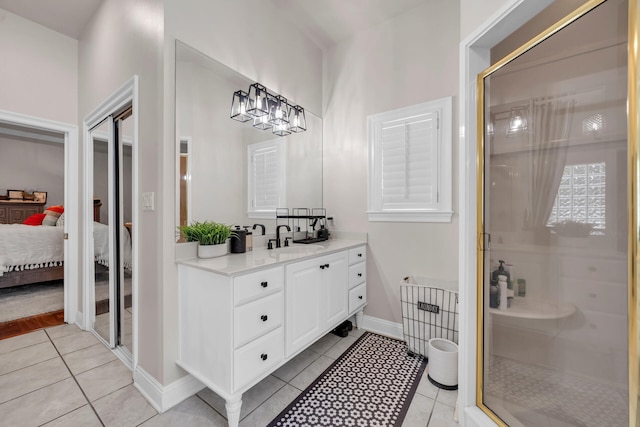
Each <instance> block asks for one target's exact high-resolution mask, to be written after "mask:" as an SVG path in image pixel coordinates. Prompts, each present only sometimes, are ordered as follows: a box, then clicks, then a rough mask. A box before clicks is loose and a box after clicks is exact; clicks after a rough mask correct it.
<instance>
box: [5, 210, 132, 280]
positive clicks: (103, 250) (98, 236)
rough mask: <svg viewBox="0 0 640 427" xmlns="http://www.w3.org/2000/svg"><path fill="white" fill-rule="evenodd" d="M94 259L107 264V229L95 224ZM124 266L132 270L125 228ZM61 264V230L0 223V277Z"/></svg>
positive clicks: (62, 249)
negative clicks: (7, 273)
mask: <svg viewBox="0 0 640 427" xmlns="http://www.w3.org/2000/svg"><path fill="white" fill-rule="evenodd" d="M93 225H94V231H93V240H94V255H95V260H96V262H98V263H99V264H102V265H104V266H108V264H109V252H108V250H109V227H108V226H107V225H105V224H100V223H98V222H94V223H93ZM122 235H123V237H124V239H125V241H124V245H123V246H124V266H125V268H127V269H131V238H130V236H129V232H128V231H127V230H126V229H125V232H124V233H122ZM62 261H64V227H51V226H46V225H41V226H32V225H23V224H0V276H2V275H3V274H4V273H6V272H11V271H22V270H32V269H34V268H43V267H54V266H58V265H62Z"/></svg>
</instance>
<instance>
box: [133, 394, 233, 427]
mask: <svg viewBox="0 0 640 427" xmlns="http://www.w3.org/2000/svg"><path fill="white" fill-rule="evenodd" d="M141 425H142V426H143V427H174V426H189V427H227V420H226V419H225V418H224V417H222V416H221V415H220V414H218V413H217V412H216V411H214V410H213V409H211V407H210V406H209V405H207V404H206V403H204V402H203V401H202V400H201V399H200V398H199V397H198V396H191V397H190V398H188V399H187V400H185V401H183V402H181V403H179V404H178V405H176V406H174V407H173V408H171V409H169V410H168V411H167V412H165V413H164V414H158V415H156V416H154V417H153V418H151V419H149V420H148V421H146V422H144V423H142V424H141Z"/></svg>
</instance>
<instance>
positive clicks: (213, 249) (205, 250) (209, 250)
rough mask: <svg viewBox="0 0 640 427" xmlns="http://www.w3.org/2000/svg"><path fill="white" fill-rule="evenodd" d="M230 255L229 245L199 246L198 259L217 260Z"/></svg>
mask: <svg viewBox="0 0 640 427" xmlns="http://www.w3.org/2000/svg"><path fill="white" fill-rule="evenodd" d="M227 253H229V245H228V244H227V243H224V244H222V245H198V258H215V257H219V256H223V255H226V254H227Z"/></svg>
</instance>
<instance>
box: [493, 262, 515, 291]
mask: <svg viewBox="0 0 640 427" xmlns="http://www.w3.org/2000/svg"><path fill="white" fill-rule="evenodd" d="M498 262H499V263H500V266H499V267H498V268H497V269H495V270H493V272H492V273H491V283H495V284H497V283H498V278H499V277H500V276H505V277H506V278H507V285H508V284H509V283H511V277H510V274H509V272H508V271H507V270H505V268H504V261H503V260H499V261H498Z"/></svg>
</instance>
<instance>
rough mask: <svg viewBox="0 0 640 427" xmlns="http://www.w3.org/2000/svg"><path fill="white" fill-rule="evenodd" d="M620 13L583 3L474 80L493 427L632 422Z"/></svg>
mask: <svg viewBox="0 0 640 427" xmlns="http://www.w3.org/2000/svg"><path fill="white" fill-rule="evenodd" d="M629 10H631V9H630V8H629V5H628V3H627V2H626V1H624V0H607V1H591V2H589V3H588V4H587V5H585V6H584V7H581V8H579V9H578V10H576V11H575V12H574V13H572V14H571V15H569V16H567V17H566V18H564V19H563V20H561V21H560V22H558V23H557V24H556V25H554V26H552V27H551V28H550V29H548V30H546V31H545V32H543V33H542V34H540V36H539V37H537V38H534V40H532V41H530V42H529V43H527V44H525V45H523V46H522V47H520V48H519V49H517V50H516V51H514V52H512V53H511V54H509V55H508V56H507V57H505V58H504V59H503V60H500V61H498V62H497V63H496V64H494V65H493V66H491V67H489V68H487V69H486V70H485V71H484V72H482V73H481V74H480V76H479V79H478V97H479V102H478V106H479V108H480V109H481V113H480V114H479V115H478V117H479V123H478V129H479V144H478V167H479V170H478V178H477V180H478V194H477V197H478V199H477V200H478V216H477V227H478V242H479V245H478V254H477V268H478V270H477V272H478V278H477V280H478V288H477V292H478V293H477V298H478V305H477V310H478V313H477V322H478V325H480V326H479V328H478V344H477V357H478V365H477V366H478V372H477V397H476V398H477V404H478V406H479V407H480V408H481V409H482V410H483V411H484V412H485V413H487V414H488V415H489V417H490V418H492V419H493V421H495V422H496V423H498V424H499V425H510V426H512V425H513V426H519V425H526V426H538V425H541V426H542V425H559V424H562V425H575V426H592V425H593V426H600V425H610V426H626V425H629V418H630V416H633V414H630V410H631V405H630V404H629V402H630V401H633V400H635V399H633V398H631V399H630V394H631V395H634V393H635V392H636V391H635V390H634V387H633V384H634V382H635V381H634V379H632V378H631V377H630V375H629V372H630V370H629V360H630V359H631V360H633V357H632V356H631V355H632V350H634V348H635V346H634V345H633V344H632V341H634V340H635V337H631V334H630V330H633V328H630V327H629V325H630V323H629V320H628V318H629V317H631V318H633V317H634V313H635V311H634V309H632V310H629V308H630V307H632V304H631V300H632V298H631V295H633V293H634V292H631V293H629V290H630V289H633V288H634V287H635V285H634V283H635V278H634V277H630V276H629V275H628V271H632V270H630V269H628V265H629V263H630V260H633V259H634V256H633V253H634V250H633V247H632V246H630V245H629V242H630V235H632V234H633V232H632V231H631V230H632V229H633V228H632V227H631V226H630V224H631V218H630V212H631V211H630V209H629V205H630V203H632V200H629V199H628V194H629V188H632V187H633V183H632V182H630V179H629V177H630V176H633V175H630V174H629V173H628V170H627V165H628V164H632V163H631V162H630V161H629V159H631V157H632V154H633V153H634V150H633V148H630V147H632V146H630V142H629V141H631V140H632V137H631V136H630V135H628V132H627V129H628V124H627V96H628V95H627V94H628V93H631V92H628V87H627V81H628V80H627V79H628V68H627V67H628V62H629V61H631V58H632V57H628V52H629V51H630V50H629V47H628V43H627V42H628V34H629V32H628V28H627V24H628V21H627V17H628V14H627V12H628V11H629ZM596 28H597V30H595V29H596ZM591 36H593V37H594V38H591ZM630 337H631V338H630Z"/></svg>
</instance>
